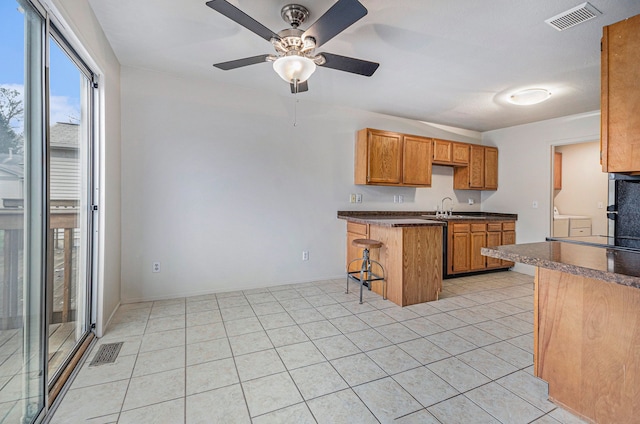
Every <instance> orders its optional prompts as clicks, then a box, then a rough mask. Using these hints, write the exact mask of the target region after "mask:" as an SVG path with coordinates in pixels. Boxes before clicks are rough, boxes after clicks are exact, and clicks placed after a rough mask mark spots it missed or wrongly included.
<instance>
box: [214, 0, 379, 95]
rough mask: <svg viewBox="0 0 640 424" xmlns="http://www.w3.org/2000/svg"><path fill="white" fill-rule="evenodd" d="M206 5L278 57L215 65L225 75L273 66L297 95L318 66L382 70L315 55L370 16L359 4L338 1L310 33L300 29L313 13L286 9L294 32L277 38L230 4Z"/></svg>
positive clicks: (371, 64) (361, 72)
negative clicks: (264, 43)
mask: <svg viewBox="0 0 640 424" xmlns="http://www.w3.org/2000/svg"><path fill="white" fill-rule="evenodd" d="M206 4H207V6H209V7H210V8H212V9H213V10H216V11H218V12H220V13H221V14H223V15H224V16H226V17H227V18H229V19H231V20H232V21H234V22H236V23H238V24H240V25H242V26H243V27H245V28H247V29H248V30H249V31H252V32H254V33H255V34H257V35H259V36H260V37H262V38H264V39H265V40H267V41H269V42H270V43H271V44H272V45H273V47H274V48H275V50H276V53H275V54H263V55H259V56H252V57H245V58H244V59H237V60H232V61H229V62H222V63H216V64H215V65H213V66H215V67H216V68H219V69H222V70H224V71H228V70H231V69H236V68H241V67H243V66H248V65H255V64H256V63H262V62H273V69H274V70H275V71H276V73H277V74H278V75H279V76H280V77H281V78H282V79H283V80H285V81H287V82H288V83H289V84H290V85H291V92H292V93H294V94H295V93H301V92H303V91H307V90H308V89H309V85H308V83H307V79H308V78H309V77H310V76H311V74H313V72H314V71H315V70H316V65H317V66H323V67H325V68H331V69H337V70H339V71H345V72H351V73H353V74H358V75H364V76H367V77H370V76H371V75H373V73H374V72H375V71H376V69H378V66H380V64H379V63H375V62H369V61H366V60H361V59H355V58H352V57H347V56H340V55H337V54H332V53H318V54H316V53H315V49H316V48H318V47H320V46H321V45H323V44H324V43H326V42H327V41H329V40H331V39H332V38H333V37H335V36H336V35H338V34H339V33H341V32H342V31H344V30H345V29H347V28H348V27H350V26H351V25H353V24H354V23H355V22H356V21H358V20H359V19H360V18H362V17H363V16H365V15H366V14H367V9H366V8H365V7H364V6H363V5H362V4H361V3H360V2H359V1H358V0H338V1H337V2H336V3H335V4H334V5H333V6H331V8H330V9H329V10H328V11H327V12H326V13H325V14H324V15H322V16H321V17H320V18H318V20H317V21H316V22H315V23H313V24H312V25H311V26H310V27H309V28H307V30H306V31H303V30H301V29H300V28H299V26H300V25H301V24H303V23H304V22H305V21H306V19H307V17H308V16H309V10H308V9H307V8H306V7H304V6H301V5H299V4H288V5H286V6H284V7H283V8H282V10H281V11H280V15H281V16H282V19H284V21H285V22H287V23H288V24H289V25H291V28H287V29H283V30H282V31H280V32H278V33H277V34H276V33H275V32H273V31H271V30H270V29H269V28H267V27H265V26H264V25H262V24H261V23H260V22H258V21H256V20H255V19H253V18H252V17H251V16H249V15H247V14H246V13H244V12H243V11H241V10H240V9H238V8H237V7H235V6H234V5H232V4H231V3H229V2H228V1H226V0H211V1H208V2H207V3H206Z"/></svg>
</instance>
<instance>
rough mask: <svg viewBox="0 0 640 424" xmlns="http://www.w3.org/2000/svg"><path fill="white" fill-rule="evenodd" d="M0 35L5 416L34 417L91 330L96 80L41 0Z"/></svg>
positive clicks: (14, 16)
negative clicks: (57, 27)
mask: <svg viewBox="0 0 640 424" xmlns="http://www.w3.org/2000/svg"><path fill="white" fill-rule="evenodd" d="M0 37H1V39H2V43H0V423H12V424H13V423H21V424H23V423H24V424H27V423H33V422H37V421H38V420H39V419H40V418H41V417H42V415H43V413H44V412H45V411H46V408H47V407H48V406H49V405H50V404H51V402H52V400H53V399H54V397H55V396H56V394H57V393H58V392H59V390H60V388H61V386H62V384H63V383H64V381H65V380H66V378H67V377H68V376H69V374H70V372H71V371H72V368H73V366H75V363H76V361H77V358H78V356H79V355H80V354H81V350H80V346H81V344H83V342H85V341H86V340H87V338H88V337H89V336H90V335H91V301H90V299H91V288H92V285H93V280H92V278H91V277H92V261H91V258H92V257H93V255H92V246H93V244H94V240H93V238H92V234H93V232H92V231H91V223H92V220H93V214H94V211H93V209H94V208H93V206H92V205H93V202H92V197H91V196H92V194H93V178H92V175H93V166H92V164H93V163H94V160H93V148H92V146H93V141H92V140H93V137H92V134H93V131H94V126H93V123H94V112H93V109H94V108H93V105H94V93H95V91H96V89H95V87H94V83H93V73H92V72H91V70H90V69H89V68H88V67H87V66H86V65H85V63H84V62H83V61H82V60H81V59H80V58H79V56H78V55H77V54H76V52H75V51H74V49H73V48H72V47H71V46H70V45H69V44H68V43H67V42H66V41H65V38H64V36H63V35H62V34H61V33H60V32H58V31H57V29H56V27H55V25H54V24H53V23H51V22H49V21H48V20H47V16H46V12H45V11H44V9H41V8H40V6H39V3H38V2H37V1H36V0H33V2H31V1H29V0H3V1H1V2H0ZM85 346H86V344H85Z"/></svg>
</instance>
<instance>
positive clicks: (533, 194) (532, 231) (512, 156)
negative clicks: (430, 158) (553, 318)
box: [482, 111, 600, 274]
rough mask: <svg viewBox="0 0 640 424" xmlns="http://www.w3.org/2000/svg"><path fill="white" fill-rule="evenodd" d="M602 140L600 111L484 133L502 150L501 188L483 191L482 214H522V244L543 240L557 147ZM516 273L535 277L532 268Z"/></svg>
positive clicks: (547, 227)
mask: <svg viewBox="0 0 640 424" xmlns="http://www.w3.org/2000/svg"><path fill="white" fill-rule="evenodd" d="M599 138H600V112H599V111H596V112H589V113H583V114H578V115H571V116H565V117H562V118H556V119H549V120H546V121H540V122H534V123H532V124H526V125H518V126H514V127H509V128H504V129H500V130H495V131H488V132H485V133H483V134H482V139H483V142H484V144H488V145H495V146H497V147H498V149H500V157H499V164H498V179H499V188H498V191H496V192H483V193H482V208H483V210H496V211H505V212H513V213H517V214H518V222H517V224H516V237H517V243H531V242H538V241H544V239H545V237H548V236H549V235H550V229H551V210H552V204H551V198H552V192H553V185H552V180H551V176H552V172H551V156H552V151H553V146H555V145H560V144H569V143H578V142H586V141H593V140H598V139H599ZM598 162H599V161H596V163H598ZM534 201H535V202H537V204H538V207H537V208H534V207H533V202H534ZM516 269H517V270H519V271H522V272H527V273H530V274H532V273H533V268H532V267H529V266H527V265H521V264H516Z"/></svg>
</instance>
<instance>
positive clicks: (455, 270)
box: [447, 221, 516, 275]
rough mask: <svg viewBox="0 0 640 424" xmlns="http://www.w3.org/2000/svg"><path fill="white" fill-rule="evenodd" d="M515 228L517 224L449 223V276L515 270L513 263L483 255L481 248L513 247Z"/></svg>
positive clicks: (500, 222) (496, 222) (499, 222)
mask: <svg viewBox="0 0 640 424" xmlns="http://www.w3.org/2000/svg"><path fill="white" fill-rule="evenodd" d="M515 228H516V227H515V222H514V221H491V222H487V223H479V222H477V221H474V222H449V227H448V236H447V237H448V239H447V274H449V275H451V274H463V273H467V272H477V271H484V270H489V269H499V268H509V267H512V266H513V265H514V264H513V262H509V261H503V260H500V259H495V258H490V257H487V256H483V255H482V253H481V249H482V248H483V247H493V246H501V245H504V244H514V243H515V240H516V232H515Z"/></svg>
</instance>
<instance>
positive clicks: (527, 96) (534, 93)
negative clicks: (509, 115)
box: [507, 88, 551, 106]
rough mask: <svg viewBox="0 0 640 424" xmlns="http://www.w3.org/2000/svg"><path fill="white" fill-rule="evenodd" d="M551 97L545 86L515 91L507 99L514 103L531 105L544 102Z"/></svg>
mask: <svg viewBox="0 0 640 424" xmlns="http://www.w3.org/2000/svg"><path fill="white" fill-rule="evenodd" d="M549 97H551V93H550V92H549V90H545V89H544V88H530V89H527V90H520V91H518V92H516V93H513V94H512V95H510V96H509V98H508V99H507V100H509V102H510V103H513V104H514V105H519V106H529V105H535V104H536V103H540V102H544V101H545V100H547V99H548V98H549Z"/></svg>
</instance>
